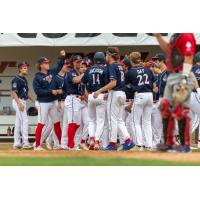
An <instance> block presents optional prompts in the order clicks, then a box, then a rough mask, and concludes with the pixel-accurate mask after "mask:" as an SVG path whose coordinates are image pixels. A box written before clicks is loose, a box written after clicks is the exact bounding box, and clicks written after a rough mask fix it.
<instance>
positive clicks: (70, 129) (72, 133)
mask: <svg viewBox="0 0 200 200" xmlns="http://www.w3.org/2000/svg"><path fill="white" fill-rule="evenodd" d="M78 127H79V126H78V125H77V124H76V123H70V124H68V130H67V135H68V147H69V148H73V147H74V137H75V134H76V130H77V129H78Z"/></svg>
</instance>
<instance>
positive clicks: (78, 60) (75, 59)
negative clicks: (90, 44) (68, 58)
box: [72, 55, 83, 63]
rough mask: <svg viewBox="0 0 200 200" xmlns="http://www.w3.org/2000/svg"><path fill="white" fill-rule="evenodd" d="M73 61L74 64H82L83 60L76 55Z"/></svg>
mask: <svg viewBox="0 0 200 200" xmlns="http://www.w3.org/2000/svg"><path fill="white" fill-rule="evenodd" d="M72 60H73V62H77V63H79V62H82V60H83V59H82V57H81V56H80V55H75V56H74V57H73V59H72Z"/></svg>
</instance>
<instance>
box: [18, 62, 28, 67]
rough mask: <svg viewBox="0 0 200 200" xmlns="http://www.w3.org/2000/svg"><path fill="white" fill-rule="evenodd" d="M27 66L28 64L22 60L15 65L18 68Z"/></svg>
mask: <svg viewBox="0 0 200 200" xmlns="http://www.w3.org/2000/svg"><path fill="white" fill-rule="evenodd" d="M29 66H30V65H29V64H28V63H27V62H26V61H22V62H20V63H19V64H18V65H17V67H18V68H20V67H29Z"/></svg>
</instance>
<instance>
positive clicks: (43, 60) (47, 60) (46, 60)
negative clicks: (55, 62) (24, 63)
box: [37, 56, 49, 64]
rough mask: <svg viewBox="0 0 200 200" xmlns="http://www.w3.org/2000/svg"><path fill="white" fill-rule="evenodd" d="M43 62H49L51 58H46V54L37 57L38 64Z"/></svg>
mask: <svg viewBox="0 0 200 200" xmlns="http://www.w3.org/2000/svg"><path fill="white" fill-rule="evenodd" d="M43 62H49V59H48V58H46V57H45V56H41V57H39V58H38V59H37V63H38V64H42V63H43Z"/></svg>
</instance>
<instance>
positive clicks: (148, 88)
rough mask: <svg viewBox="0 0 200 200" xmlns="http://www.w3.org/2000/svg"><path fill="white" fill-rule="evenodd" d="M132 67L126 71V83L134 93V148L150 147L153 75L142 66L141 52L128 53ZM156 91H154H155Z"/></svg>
mask: <svg viewBox="0 0 200 200" xmlns="http://www.w3.org/2000/svg"><path fill="white" fill-rule="evenodd" d="M130 61H131V64H132V66H133V67H132V68H131V69H130V70H129V71H128V72H127V75H126V85H130V87H131V88H132V91H133V93H135V95H134V105H133V124H134V131H135V136H136V145H137V147H136V149H138V150H143V147H145V149H147V150H151V149H152V146H153V144H152V127H151V114H152V108H153V90H154V91H155V90H156V85H155V77H154V75H153V73H152V71H151V70H150V69H149V68H146V67H144V66H143V64H142V61H141V54H140V53H139V52H132V53H131V54H130ZM155 92H156V91H155Z"/></svg>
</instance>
